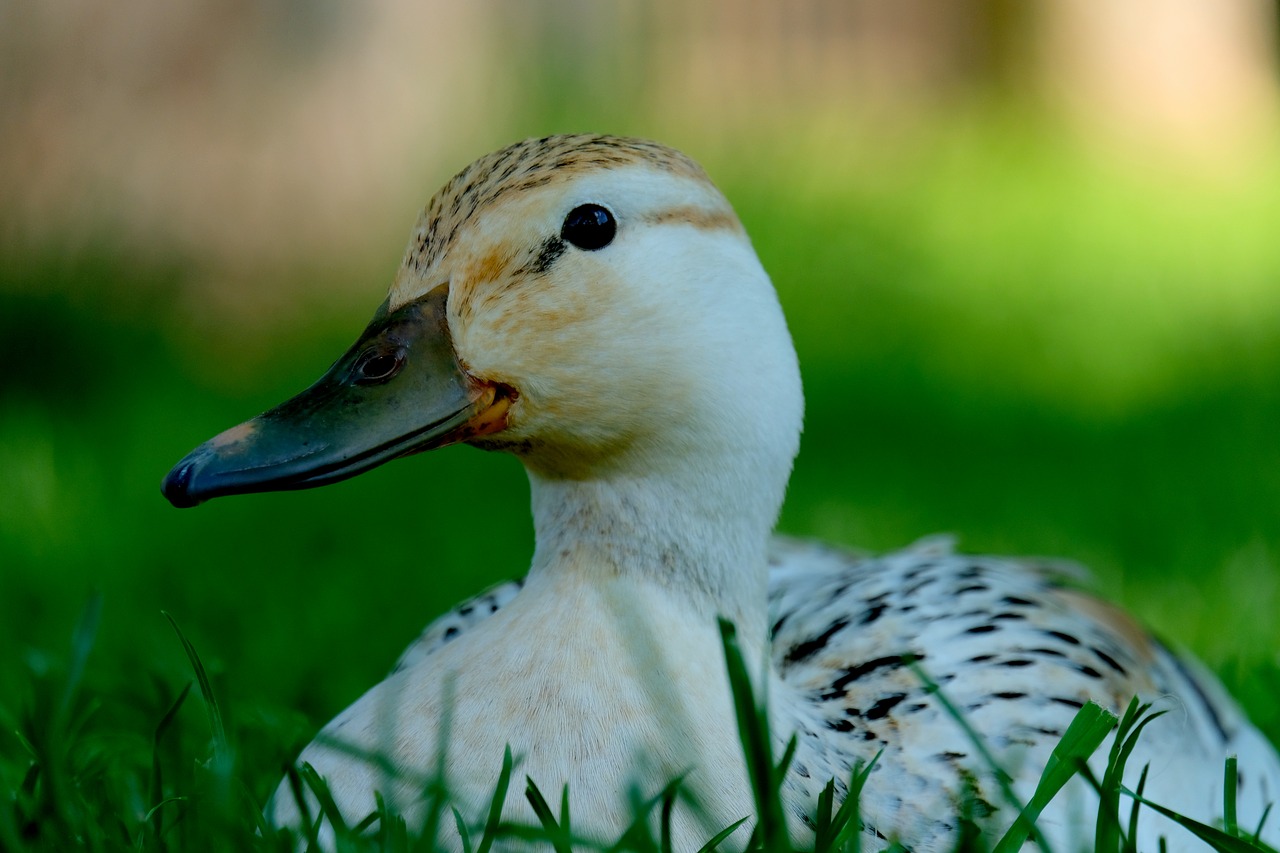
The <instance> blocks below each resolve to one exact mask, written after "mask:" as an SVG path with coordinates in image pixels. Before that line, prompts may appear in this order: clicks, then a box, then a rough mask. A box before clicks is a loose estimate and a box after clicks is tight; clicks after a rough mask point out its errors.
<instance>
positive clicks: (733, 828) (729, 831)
mask: <svg viewBox="0 0 1280 853" xmlns="http://www.w3.org/2000/svg"><path fill="white" fill-rule="evenodd" d="M748 820H750V818H745V817H744V818H739V819H738V820H735V821H734V822H733V823H731V824H729V825H728V826H726V827H725V828H724V829H722V830H720V831H719V832H717V833H716V834H715V835H713V836H711V840H710V841H708V842H707V843H706V844H704V845H702V846H701V847H699V848H698V853H714V851H716V850H718V849H719V848H720V845H721V844H723V843H724V840H725V839H726V838H728V837H729V836H730V835H733V834H734V833H735V832H737V831H738V828H739V827H741V826H742V825H743V824H744V823H746V822H747V821H748Z"/></svg>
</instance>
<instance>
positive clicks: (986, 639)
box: [769, 540, 1280, 851]
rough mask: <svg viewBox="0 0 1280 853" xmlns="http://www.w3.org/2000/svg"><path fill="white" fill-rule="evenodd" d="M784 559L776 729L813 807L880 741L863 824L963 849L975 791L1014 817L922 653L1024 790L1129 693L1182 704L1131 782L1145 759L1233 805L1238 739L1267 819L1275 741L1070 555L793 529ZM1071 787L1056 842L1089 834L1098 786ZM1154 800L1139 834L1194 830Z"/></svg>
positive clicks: (1160, 784) (1153, 739) (790, 785)
mask: <svg viewBox="0 0 1280 853" xmlns="http://www.w3.org/2000/svg"><path fill="white" fill-rule="evenodd" d="M772 560H773V565H772V567H771V571H770V576H769V580H770V589H769V605H770V618H771V619H772V620H773V663H774V666H775V671H776V672H777V674H778V676H779V677H780V679H781V680H782V682H784V684H785V685H786V688H789V689H785V688H784V689H780V690H778V691H777V692H776V695H777V696H779V697H780V698H781V699H782V701H780V702H777V703H775V710H774V713H775V715H776V723H775V729H776V731H777V732H778V733H779V734H780V735H781V734H783V733H786V732H788V731H789V730H792V729H794V730H795V731H797V733H798V735H799V743H798V748H797V751H796V756H795V761H794V763H793V765H792V772H791V774H790V776H789V778H788V780H787V783H786V784H787V792H788V797H787V800H788V802H789V803H790V804H791V805H792V807H793V808H794V809H795V812H796V815H795V816H796V817H798V818H800V819H801V820H806V821H807V815H803V814H802V812H804V811H806V808H807V807H806V805H805V804H811V803H813V802H815V801H816V798H817V795H818V792H819V791H820V790H821V789H822V787H823V785H824V784H825V783H826V781H827V780H828V779H830V778H833V777H834V778H835V779H836V780H837V781H838V782H839V781H841V780H847V779H848V778H849V774H850V768H851V767H852V766H853V765H854V764H855V763H856V762H859V761H861V762H864V763H865V762H867V761H870V760H871V759H872V758H873V757H874V756H875V755H876V754H877V753H880V754H881V757H880V760H879V762H878V764H877V766H876V768H875V770H874V771H873V773H872V775H871V777H870V779H869V781H868V783H867V786H866V789H865V790H864V793H863V799H862V803H861V808H862V815H863V818H864V820H865V821H866V823H867V826H868V828H867V831H868V833H869V834H871V835H875V836H878V837H879V838H894V837H901V839H902V840H903V841H904V842H905V843H906V844H907V845H908V846H909V847H910V848H911V849H912V850H915V851H931V850H947V849H951V845H952V844H953V843H954V839H955V832H956V829H957V828H956V826H955V825H954V822H955V816H956V815H958V814H960V811H961V804H962V800H963V799H965V798H966V797H968V798H970V804H971V808H972V809H973V813H974V814H975V816H976V817H978V818H984V817H985V818H986V820H985V821H980V823H984V824H989V825H990V826H991V827H992V828H998V827H1002V826H1007V825H1008V824H1009V823H1010V822H1011V821H1012V819H1013V817H1014V814H1015V812H1014V810H1013V808H1012V807H1011V806H1010V805H1009V804H1008V803H1007V802H1006V801H1004V800H1003V799H1002V797H1001V796H1000V794H999V790H998V788H997V786H996V784H995V780H994V777H993V775H992V774H991V773H990V772H989V770H988V769H987V767H986V766H985V764H984V763H983V762H982V761H981V760H979V759H978V758H977V757H976V756H975V754H974V753H975V750H974V748H973V744H972V743H971V742H970V740H969V739H968V737H967V736H966V735H965V734H964V733H963V731H962V730H961V729H960V727H959V726H958V725H957V723H956V722H955V720H954V719H952V718H951V717H950V716H949V715H948V714H947V713H946V711H945V710H944V709H943V708H942V707H941V706H940V704H939V703H938V702H937V700H936V698H935V697H933V696H931V695H930V694H929V692H928V691H927V690H926V688H925V685H924V684H923V683H922V681H921V679H920V677H919V676H918V675H917V673H915V672H913V671H912V670H911V668H910V667H909V666H908V661H910V660H915V661H917V662H918V663H919V666H920V667H921V669H922V670H923V671H924V672H925V673H927V674H928V676H929V677H930V678H932V679H933V680H934V681H936V682H937V683H938V684H939V685H940V686H941V689H942V690H943V691H944V693H945V694H946V695H947V696H948V697H949V698H950V699H951V700H952V701H953V702H954V703H955V704H956V705H957V706H958V707H959V708H960V709H961V711H962V712H963V713H964V715H965V716H966V717H967V719H968V721H969V722H970V723H971V724H972V725H973V727H974V728H975V729H976V730H977V731H978V732H979V734H980V735H981V736H982V737H983V738H984V739H985V741H986V742H987V744H988V746H989V747H990V748H991V749H992V751H993V752H994V753H995V755H996V756H997V757H998V760H999V761H1001V762H1002V765H1003V766H1004V767H1005V768H1006V769H1007V770H1009V771H1010V772H1011V773H1012V774H1013V776H1014V779H1015V788H1016V790H1017V791H1018V794H1019V796H1020V797H1021V798H1022V800H1023V801H1024V802H1025V800H1026V799H1027V798H1029V796H1030V794H1031V792H1032V791H1033V790H1034V787H1035V783H1036V781H1037V780H1038V778H1039V773H1040V770H1041V769H1042V768H1043V767H1044V765H1045V762H1046V761H1047V759H1048V757H1049V753H1050V751H1051V750H1052V748H1053V746H1054V745H1055V744H1056V743H1057V741H1058V739H1059V737H1060V736H1061V734H1062V733H1063V731H1065V729H1066V727H1067V726H1068V725H1069V724H1070V722H1071V720H1072V718H1073V717H1074V716H1075V714H1076V712H1077V711H1078V710H1079V709H1080V707H1081V706H1082V705H1083V704H1084V703H1085V702H1087V701H1089V700H1093V701H1095V702H1098V703H1099V704H1101V705H1103V706H1104V707H1107V708H1109V709H1110V710H1112V711H1115V712H1117V713H1119V712H1120V711H1122V710H1123V708H1124V707H1125V706H1126V705H1127V704H1128V702H1129V700H1130V699H1131V698H1132V697H1133V696H1135V695H1136V696H1138V697H1140V698H1141V699H1142V700H1143V701H1150V702H1154V703H1155V704H1156V707H1157V708H1163V709H1168V710H1169V711H1170V713H1168V714H1166V715H1165V716H1164V717H1162V718H1161V719H1159V720H1156V721H1155V722H1153V723H1152V724H1151V725H1150V726H1149V727H1148V728H1147V730H1146V733H1145V734H1144V737H1143V738H1142V740H1141V741H1140V743H1139V748H1138V751H1137V752H1136V753H1135V754H1134V757H1133V759H1132V760H1131V761H1130V763H1129V774H1128V775H1127V776H1126V782H1127V784H1129V785H1130V786H1133V785H1134V784H1135V783H1136V778H1137V776H1138V774H1139V773H1140V772H1141V769H1142V766H1143V764H1145V763H1147V762H1150V763H1151V776H1150V779H1149V781H1148V785H1147V794H1148V796H1150V797H1151V798H1152V799H1154V800H1155V801H1157V802H1161V803H1163V804H1166V805H1168V806H1170V807H1172V808H1174V809H1176V810H1179V811H1182V812H1183V813H1184V814H1189V815H1192V816H1194V817H1196V818H1197V819H1200V820H1203V821H1206V822H1210V821H1211V820H1212V819H1213V818H1214V817H1215V816H1218V815H1220V814H1221V808H1222V775H1223V773H1222V770H1223V761H1224V759H1225V758H1226V756H1227V755H1229V754H1232V753H1239V757H1240V769H1241V774H1240V775H1241V785H1240V810H1241V824H1242V825H1250V823H1249V821H1250V820H1252V821H1253V822H1254V825H1256V822H1257V820H1258V819H1259V818H1260V817H1261V814H1262V809H1263V807H1264V803H1265V802H1269V801H1271V800H1273V799H1275V798H1276V797H1277V796H1280V766H1278V762H1277V759H1276V755H1275V752H1274V751H1273V750H1272V749H1271V748H1270V746H1269V745H1267V744H1266V741H1265V739H1263V738H1262V736H1261V735H1260V734H1259V733H1258V732H1257V731H1256V730H1255V729H1253V727H1252V726H1250V725H1249V723H1248V722H1247V721H1246V720H1245V719H1244V717H1243V715H1242V714H1241V712H1240V711H1239V709H1238V708H1237V707H1236V705H1235V704H1234V703H1233V702H1232V701H1231V700H1230V699H1229V698H1228V697H1227V695H1226V693H1225V691H1223V690H1222V688H1221V687H1220V686H1219V685H1218V683H1217V681H1216V679H1214V678H1213V676H1212V675H1210V674H1208V673H1207V672H1206V671H1205V670H1204V669H1203V668H1202V667H1200V666H1199V665H1197V664H1195V663H1194V662H1190V661H1187V660H1184V659H1182V658H1180V657H1178V656H1177V655H1175V654H1173V653H1171V652H1170V651H1169V650H1168V649H1167V648H1165V647H1164V646H1163V645H1161V644H1160V643H1158V642H1157V641H1155V640H1154V639H1152V638H1151V637H1150V636H1149V635H1147V634H1146V633H1145V632H1144V631H1142V630H1141V629H1140V628H1138V627H1137V626H1136V624H1135V623H1134V622H1133V620H1132V619H1130V618H1129V617H1128V616H1126V615H1125V614H1123V613H1122V612H1121V611H1119V610H1117V609H1115V608H1112V607H1110V606H1109V605H1106V604H1103V603H1101V602H1099V601H1097V600H1096V599H1093V598H1091V597H1088V596H1086V595H1084V594H1082V593H1080V592H1077V591H1075V590H1073V589H1070V588H1068V587H1065V586H1063V585H1062V584H1061V582H1060V574H1061V572H1060V569H1061V568H1062V567H1061V566H1058V565H1055V564H1049V565H1048V566H1045V565H1044V564H1043V563H1040V562H1037V561H1031V562H1029V563H1026V564H1023V563H1020V562H1018V561H1014V560H1009V559H1004V558H996V557H973V556H966V555H959V554H955V553H952V552H951V550H950V548H949V547H947V546H946V543H945V542H940V541H939V540H930V541H928V542H925V543H921V544H920V545H918V546H915V547H912V548H908V549H905V550H902V551H898V552H894V553H891V554H887V555H884V556H880V557H874V558H869V557H866V556H863V555H846V554H843V553H842V552H840V551H837V550H833V549H829V548H825V547H823V546H820V545H816V544H809V543H797V542H784V543H782V544H780V546H779V547H777V548H775V549H774V553H773V555H772ZM1105 754H1106V745H1104V748H1103V749H1101V750H1099V753H1098V755H1097V756H1095V757H1096V758H1103V760H1102V763H1101V764H1097V765H1096V766H1095V770H1097V771H1099V775H1100V770H1101V767H1102V766H1105V759H1104V757H1105ZM1130 777H1132V778H1130ZM1072 785H1073V789H1070V788H1069V789H1068V791H1067V792H1064V795H1061V796H1060V797H1059V798H1058V800H1056V801H1055V802H1054V804H1053V805H1052V806H1051V807H1050V809H1049V810H1047V811H1046V813H1045V814H1044V817H1043V818H1042V821H1041V826H1042V828H1043V829H1044V830H1045V831H1046V833H1047V834H1048V835H1049V836H1050V837H1051V839H1052V840H1054V841H1056V842H1057V844H1056V845H1055V848H1054V849H1057V850H1084V849H1088V848H1089V847H1090V846H1091V845H1090V842H1089V840H1088V838H1087V836H1086V837H1081V836H1080V832H1081V830H1082V828H1084V827H1089V826H1091V825H1092V821H1093V817H1092V815H1093V806H1092V803H1095V802H1096V798H1095V797H1094V796H1093V795H1092V794H1091V793H1086V792H1085V791H1084V787H1083V783H1082V782H1080V781H1079V780H1076V781H1074V782H1073V783H1072ZM841 793H843V791H841ZM1145 814H1146V815H1147V818H1146V819H1145V821H1144V824H1143V826H1142V828H1141V831H1140V837H1141V838H1143V839H1145V841H1144V842H1143V847H1144V848H1145V847H1148V846H1150V847H1154V846H1155V840H1156V834H1157V833H1159V834H1164V835H1166V836H1168V837H1169V841H1170V845H1171V846H1170V849H1171V850H1178V849H1184V848H1182V847H1181V846H1180V845H1185V844H1189V843H1191V842H1192V839H1191V838H1190V836H1189V835H1188V834H1187V833H1186V832H1185V830H1182V829H1180V828H1178V827H1176V826H1174V825H1173V824H1171V823H1168V822H1165V821H1163V819H1158V816H1157V815H1155V814H1154V813H1153V812H1150V811H1149V810H1148V811H1146V812H1145ZM1081 815H1085V816H1086V818H1087V819H1086V820H1081V819H1080V816H1081ZM1246 815H1247V817H1246ZM1273 837H1274V836H1273ZM1198 845H1199V842H1194V843H1193V844H1191V847H1189V848H1186V849H1198Z"/></svg>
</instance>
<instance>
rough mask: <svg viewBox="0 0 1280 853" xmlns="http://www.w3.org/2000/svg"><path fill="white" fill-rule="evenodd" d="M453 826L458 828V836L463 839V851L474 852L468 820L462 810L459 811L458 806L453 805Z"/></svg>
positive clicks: (465, 852) (464, 852)
mask: <svg viewBox="0 0 1280 853" xmlns="http://www.w3.org/2000/svg"><path fill="white" fill-rule="evenodd" d="M453 826H454V828H455V829H456V830H458V838H459V839H461V841H462V853H473V849H474V848H472V846H471V833H470V832H468V831H467V822H466V821H464V820H463V819H462V812H460V811H458V807H457V806H454V807H453Z"/></svg>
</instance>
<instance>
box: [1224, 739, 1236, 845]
mask: <svg viewBox="0 0 1280 853" xmlns="http://www.w3.org/2000/svg"><path fill="white" fill-rule="evenodd" d="M1238 774H1239V770H1238V761H1237V759H1236V757H1235V756H1234V755H1228V756H1227V760H1226V761H1225V762H1223V768H1222V775H1223V779H1222V823H1223V828H1224V829H1226V831H1227V835H1234V836H1237V837H1238V836H1239V835H1240V825H1239V824H1238V823H1237V821H1236V785H1237V784H1239V779H1240V776H1239V775H1238Z"/></svg>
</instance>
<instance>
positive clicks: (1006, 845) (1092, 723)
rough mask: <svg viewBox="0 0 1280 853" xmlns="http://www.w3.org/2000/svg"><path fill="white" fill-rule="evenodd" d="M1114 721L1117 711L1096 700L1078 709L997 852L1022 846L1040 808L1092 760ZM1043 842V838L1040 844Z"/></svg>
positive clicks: (1038, 817) (1007, 852)
mask: <svg viewBox="0 0 1280 853" xmlns="http://www.w3.org/2000/svg"><path fill="white" fill-rule="evenodd" d="M1115 725H1116V715H1115V714H1112V713H1111V712H1110V711H1108V710H1106V709H1105V708H1103V707H1102V706H1101V705H1097V704H1095V703H1093V702H1088V703H1086V704H1085V706H1084V707H1083V708H1081V709H1080V710H1079V711H1077V712H1076V715H1075V717H1074V718H1073V719H1072V720H1071V724H1070V725H1069V726H1067V730H1066V731H1065V732H1063V734H1062V737H1061V739H1059V741H1058V743H1057V744H1056V745H1055V746H1054V747H1053V752H1052V753H1050V755H1049V760H1048V762H1047V763H1046V764H1045V767H1044V770H1043V771H1042V772H1041V774H1040V781H1039V782H1037V783H1036V789H1035V792H1034V793H1032V795H1031V799H1030V800H1029V801H1028V802H1027V805H1026V808H1024V809H1023V810H1022V812H1021V813H1020V814H1019V815H1018V819H1017V820H1015V821H1014V824H1013V826H1011V827H1010V828H1009V830H1008V831H1007V832H1006V833H1005V835H1004V837H1003V838H1001V839H1000V841H999V842H998V843H997V844H996V846H995V851H994V853H1012V852H1013V851H1016V850H1019V849H1021V847H1022V844H1023V842H1025V841H1026V840H1027V838H1028V837H1030V835H1031V833H1033V832H1034V831H1035V824H1036V821H1037V820H1039V819H1040V814H1041V812H1043V811H1044V809H1045V807H1046V806H1048V805H1049V802H1050V801H1051V800H1052V799H1053V798H1054V797H1056V796H1057V795H1058V792H1059V791H1061V790H1062V788H1063V786H1064V785H1066V784H1067V782H1069V781H1071V777H1072V776H1074V775H1076V772H1077V771H1078V769H1079V767H1080V766H1081V765H1082V764H1084V762H1086V761H1088V760H1089V756H1091V755H1093V753H1094V752H1096V751H1097V749H1098V747H1099V746H1101V745H1102V742H1103V741H1104V740H1105V739H1106V737H1107V735H1108V734H1110V733H1111V730H1112V729H1113V728H1115ZM1043 846H1044V845H1043V841H1042V843H1041V847H1042V848H1043Z"/></svg>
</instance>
